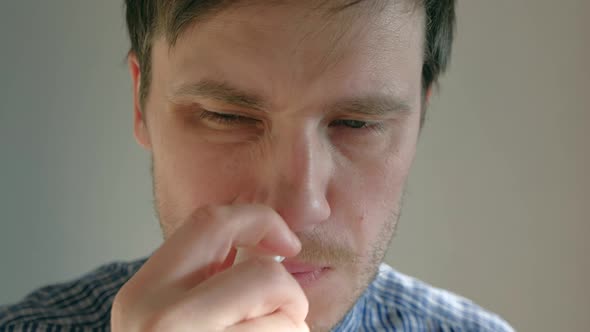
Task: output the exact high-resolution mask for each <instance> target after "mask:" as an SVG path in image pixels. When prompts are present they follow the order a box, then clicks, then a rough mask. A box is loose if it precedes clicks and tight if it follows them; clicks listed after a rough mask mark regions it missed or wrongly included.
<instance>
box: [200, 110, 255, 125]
mask: <svg viewBox="0 0 590 332" xmlns="http://www.w3.org/2000/svg"><path fill="white" fill-rule="evenodd" d="M199 117H200V118H201V119H205V120H210V121H215V122H217V123H221V124H227V125H232V124H236V125H239V124H257V123H260V122H261V120H258V119H256V118H253V117H250V116H247V115H243V114H240V113H234V112H219V111H211V110H207V109H203V111H202V112H201V114H200V115H199Z"/></svg>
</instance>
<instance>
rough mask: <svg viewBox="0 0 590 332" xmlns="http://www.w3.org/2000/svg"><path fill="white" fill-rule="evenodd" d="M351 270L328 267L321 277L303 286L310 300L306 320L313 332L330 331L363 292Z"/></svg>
mask: <svg viewBox="0 0 590 332" xmlns="http://www.w3.org/2000/svg"><path fill="white" fill-rule="evenodd" d="M353 276H354V274H353V273H352V272H349V271H339V270H336V269H328V271H326V272H324V274H323V275H322V276H321V278H318V279H316V280H314V281H313V282H312V283H307V284H303V285H302V288H303V291H304V292H305V294H306V296H307V299H308V300H309V313H308V315H307V319H306V322H307V324H308V326H309V327H310V330H311V331H312V332H323V331H330V330H331V329H332V328H333V327H334V326H335V325H336V324H338V322H340V320H341V319H342V318H344V316H345V315H346V313H348V311H349V310H350V308H351V307H352V306H353V305H354V303H355V302H356V300H357V298H358V297H359V296H360V294H361V293H362V290H359V289H358V287H355V285H357V283H356V282H354V280H352V278H353Z"/></svg>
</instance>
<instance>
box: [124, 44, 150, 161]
mask: <svg viewBox="0 0 590 332" xmlns="http://www.w3.org/2000/svg"><path fill="white" fill-rule="evenodd" d="M127 65H128V67H129V74H130V75H131V81H132V82H133V134H134V136H135V140H136V141H137V143H138V144H139V145H141V146H142V147H143V148H144V149H146V150H151V147H152V146H151V143H150V135H149V132H148V128H147V123H146V118H145V115H146V114H145V110H142V109H141V102H140V88H141V71H140V67H139V61H138V60H137V56H136V55H135V54H134V53H129V56H127Z"/></svg>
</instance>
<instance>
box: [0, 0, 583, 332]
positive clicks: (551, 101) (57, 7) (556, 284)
mask: <svg viewBox="0 0 590 332" xmlns="http://www.w3.org/2000/svg"><path fill="white" fill-rule="evenodd" d="M121 2H122V1H119V0H109V1H77V0H76V1H75V0H53V1H25V0H23V1H8V0H2V1H0V211H1V212H0V213H1V215H0V223H1V224H0V225H1V226H0V303H7V302H13V301H17V300H18V299H19V298H21V297H22V296H24V295H25V294H26V293H27V292H28V291H30V290H31V289H33V288H35V287H38V286H41V285H44V284H47V283H50V282H57V281H63V280H68V279H72V278H75V277H78V276H79V275H81V274H82V273H85V272H86V271H88V270H90V269H92V268H94V267H96V266H97V265H98V264H102V263H106V262H109V261H112V260H130V259H134V258H137V257H141V256H144V255H146V254H149V253H150V252H151V251H152V250H154V249H155V248H156V247H157V245H158V244H159V243H160V232H159V228H158V226H157V222H156V220H155V218H154V216H153V213H152V207H151V184H150V178H149V164H148V156H147V155H146V154H145V153H144V152H143V151H142V150H141V149H140V148H139V147H137V146H136V145H135V142H134V140H133V136H132V112H131V83H130V80H129V78H128V76H127V71H126V67H125V65H124V56H125V53H126V50H127V46H128V42H127V38H126V35H125V29H124V21H123V14H122V7H121ZM589 14H590V2H589V1H587V0H577V1H576V0H567V1H559V2H556V1H550V0H517V1H514V0H498V1H483V0H473V1H460V3H459V8H458V17H459V25H458V34H457V42H456V47H455V53H454V56H453V61H452V62H453V63H452V68H451V71H450V72H449V73H448V75H447V76H446V77H445V78H444V79H443V80H442V90H441V92H440V94H439V95H438V96H437V97H436V98H435V100H434V102H433V105H432V107H431V109H430V119H429V122H428V124H427V126H426V130H425V132H424V135H423V136H422V139H421V142H420V146H419V153H418V157H417V161H416V165H415V167H414V171H413V174H412V176H411V180H410V187H409V193H408V197H407V200H406V205H405V209H404V214H403V217H402V224H401V226H400V229H399V233H398V236H397V237H396V239H395V240H394V242H393V245H392V248H391V250H390V252H389V254H388V257H387V261H388V262H389V263H391V264H392V265H394V266H395V267H396V268H397V269H399V270H401V271H403V272H406V273H408V274H412V275H415V276H417V277H419V278H422V279H424V280H426V281H428V282H430V283H432V284H435V285H437V286H439V287H443V288H448V289H450V290H452V291H455V292H458V293H461V294H463V295H465V296H467V297H469V298H471V299H473V300H475V301H476V302H478V303H480V304H481V305H483V306H485V307H487V308H489V309H491V310H493V311H496V312H498V313H500V314H501V315H502V316H503V317H505V318H506V319H507V320H509V321H510V322H511V323H512V324H513V325H514V326H515V327H516V328H517V329H518V330H522V331H587V330H588V327H589V326H590V315H589V313H590V287H588V284H587V281H588V280H590V259H589V258H588V254H590V241H588V237H590V226H589V222H590V220H589V219H590V218H589V217H588V213H589V212H588V206H590V175H589V171H590V148H589V147H588V144H589V143H590V103H589V102H588V98H587V96H588V92H589V88H590V70H589V68H588V64H589V62H588V59H590V37H589V36H588V31H590V28H589V27H588V24H587V23H586V19H587V16H588V15H589Z"/></svg>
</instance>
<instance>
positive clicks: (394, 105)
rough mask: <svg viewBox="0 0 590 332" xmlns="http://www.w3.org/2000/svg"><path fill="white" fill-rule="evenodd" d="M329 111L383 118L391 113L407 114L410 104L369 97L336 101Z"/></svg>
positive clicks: (386, 97) (410, 107) (387, 96)
mask: <svg viewBox="0 0 590 332" xmlns="http://www.w3.org/2000/svg"><path fill="white" fill-rule="evenodd" d="M329 111H339V112H346V113H355V114H363V115H369V116H384V115H387V114H392V113H409V112H411V111H412V106H411V105H410V103H408V102H406V101H404V100H403V99H401V98H399V97H395V96H391V95H370V96H366V97H358V98H349V99H345V100H341V101H338V102H337V103H335V104H333V105H332V106H330V107H329Z"/></svg>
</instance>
